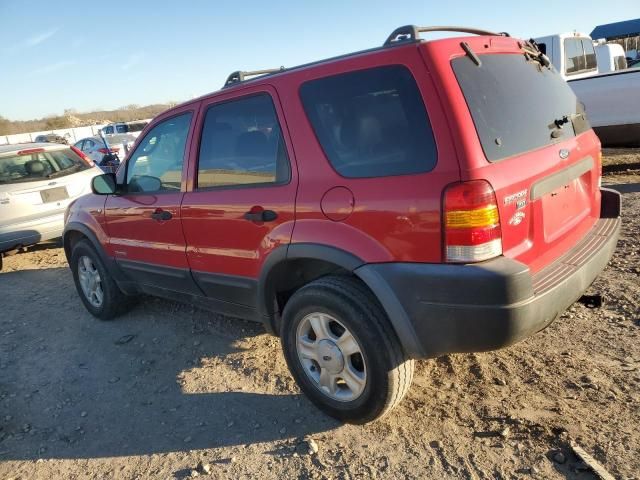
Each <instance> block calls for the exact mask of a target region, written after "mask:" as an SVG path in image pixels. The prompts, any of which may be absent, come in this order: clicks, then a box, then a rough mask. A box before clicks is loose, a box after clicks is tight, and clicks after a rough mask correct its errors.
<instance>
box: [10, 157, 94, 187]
mask: <svg viewBox="0 0 640 480" xmlns="http://www.w3.org/2000/svg"><path fill="white" fill-rule="evenodd" d="M87 168H89V165H88V164H87V163H85V162H84V161H83V160H82V159H81V158H80V157H79V156H78V155H76V154H75V153H74V152H73V151H72V150H71V149H64V150H54V151H40V152H31V153H24V154H18V152H16V153H15V154H10V155H7V156H2V157H0V184H7V183H20V182H37V181H42V180H46V179H48V178H54V177H56V178H57V177H64V176H66V175H70V174H72V173H76V172H79V171H81V170H86V169H87Z"/></svg>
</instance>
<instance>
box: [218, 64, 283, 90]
mask: <svg viewBox="0 0 640 480" xmlns="http://www.w3.org/2000/svg"><path fill="white" fill-rule="evenodd" d="M283 70H284V67H280V68H269V69H266V70H253V71H242V70H238V71H237V72H233V73H232V74H231V75H229V76H228V77H227V81H226V82H224V85H223V87H222V88H224V87H229V86H231V85H234V84H236V83H240V82H244V81H245V80H247V77H255V76H258V75H267V74H269V73H278V72H282V71H283Z"/></svg>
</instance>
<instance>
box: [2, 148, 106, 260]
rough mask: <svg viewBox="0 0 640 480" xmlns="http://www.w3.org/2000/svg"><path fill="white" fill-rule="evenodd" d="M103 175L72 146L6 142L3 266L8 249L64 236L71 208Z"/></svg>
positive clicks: (3, 155) (4, 152)
mask: <svg viewBox="0 0 640 480" xmlns="http://www.w3.org/2000/svg"><path fill="white" fill-rule="evenodd" d="M100 174H102V171H101V170H100V169H99V168H98V167H96V166H95V165H94V163H93V161H91V160H90V159H89V158H87V157H85V156H83V155H82V153H80V152H79V151H77V150H74V147H69V146H67V145H59V144H57V143H26V144H18V145H2V146H0V268H2V256H3V254H5V253H6V252H11V251H14V250H17V249H20V248H22V247H28V246H30V245H34V244H36V243H38V242H42V241H45V240H51V239H54V238H57V237H60V236H61V235H62V230H63V228H64V212H65V210H66V208H67V206H68V205H69V203H70V202H72V201H73V200H74V199H76V198H78V197H80V196H81V195H84V194H86V193H89V192H91V179H92V178H93V177H95V176H96V175H100Z"/></svg>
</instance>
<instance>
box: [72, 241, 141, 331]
mask: <svg viewBox="0 0 640 480" xmlns="http://www.w3.org/2000/svg"><path fill="white" fill-rule="evenodd" d="M70 267H71V272H72V273H73V281H74V283H75V284H76V290H77V291H78V295H80V299H81V300H82V303H83V304H84V306H85V308H86V309H87V310H88V311H89V313H91V315H93V316H94V317H96V318H98V319H100V320H111V319H113V318H115V317H116V316H118V315H121V314H123V313H125V312H126V311H128V310H130V309H131V307H132V306H133V297H130V296H127V295H125V294H124V293H122V291H121V290H120V288H118V285H116V283H115V281H114V280H113V278H112V277H111V275H110V274H109V271H108V270H107V268H106V267H105V265H104V263H103V262H102V259H101V258H100V255H98V254H97V252H96V251H95V249H94V248H93V246H92V245H91V244H90V243H89V242H88V241H87V240H80V241H79V242H78V243H76V245H75V246H74V247H73V251H72V253H71V261H70Z"/></svg>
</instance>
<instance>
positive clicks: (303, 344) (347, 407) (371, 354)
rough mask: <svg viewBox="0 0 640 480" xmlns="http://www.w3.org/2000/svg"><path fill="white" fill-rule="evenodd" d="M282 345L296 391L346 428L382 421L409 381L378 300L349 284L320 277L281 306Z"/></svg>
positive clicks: (409, 368)
mask: <svg viewBox="0 0 640 480" xmlns="http://www.w3.org/2000/svg"><path fill="white" fill-rule="evenodd" d="M280 338H281V341H282V348H283V351H284V356H285V359H286V361H287V364H288V366H289V370H290V371H291V373H292V375H293V377H294V378H295V380H296V382H297V383H298V385H299V386H300V389H301V390H302V391H303V392H304V393H305V394H306V395H307V396H308V397H309V399H310V400H311V401H312V402H313V403H314V404H315V405H316V406H318V407H319V408H320V409H321V410H323V411H324V412H325V413H327V414H328V415H330V416H332V417H334V418H337V419H339V420H341V421H344V422H349V423H357V424H362V423H367V422H370V421H373V420H376V419H379V418H382V417H383V416H385V415H386V414H388V413H389V412H390V411H391V410H392V409H393V408H394V407H395V406H396V405H397V404H398V403H400V401H401V400H402V398H403V397H404V396H405V394H406V393H407V391H408V390H409V387H410V385H411V381H412V380H413V371H414V361H413V360H411V359H409V358H408V357H407V356H406V354H405V353H404V351H403V349H402V346H401V345H400V342H399V340H398V338H397V336H396V334H395V332H394V331H393V329H392V328H391V325H390V324H389V320H388V319H387V316H386V314H385V312H384V310H383V309H382V307H381V306H380V304H379V303H378V301H377V300H376V298H375V297H374V296H373V294H372V293H371V292H370V291H369V290H368V289H367V288H366V287H365V286H364V285H363V284H362V283H361V282H360V281H359V280H357V279H356V278H353V277H347V276H328V277H323V278H321V279H319V280H315V281H313V282H311V283H309V284H308V285H305V286H304V287H302V288H301V289H300V290H298V291H297V292H296V293H295V294H294V295H293V296H292V297H291V299H290V300H289V301H288V302H287V304H286V306H285V309H284V312H283V322H282V326H281V329H280Z"/></svg>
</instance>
